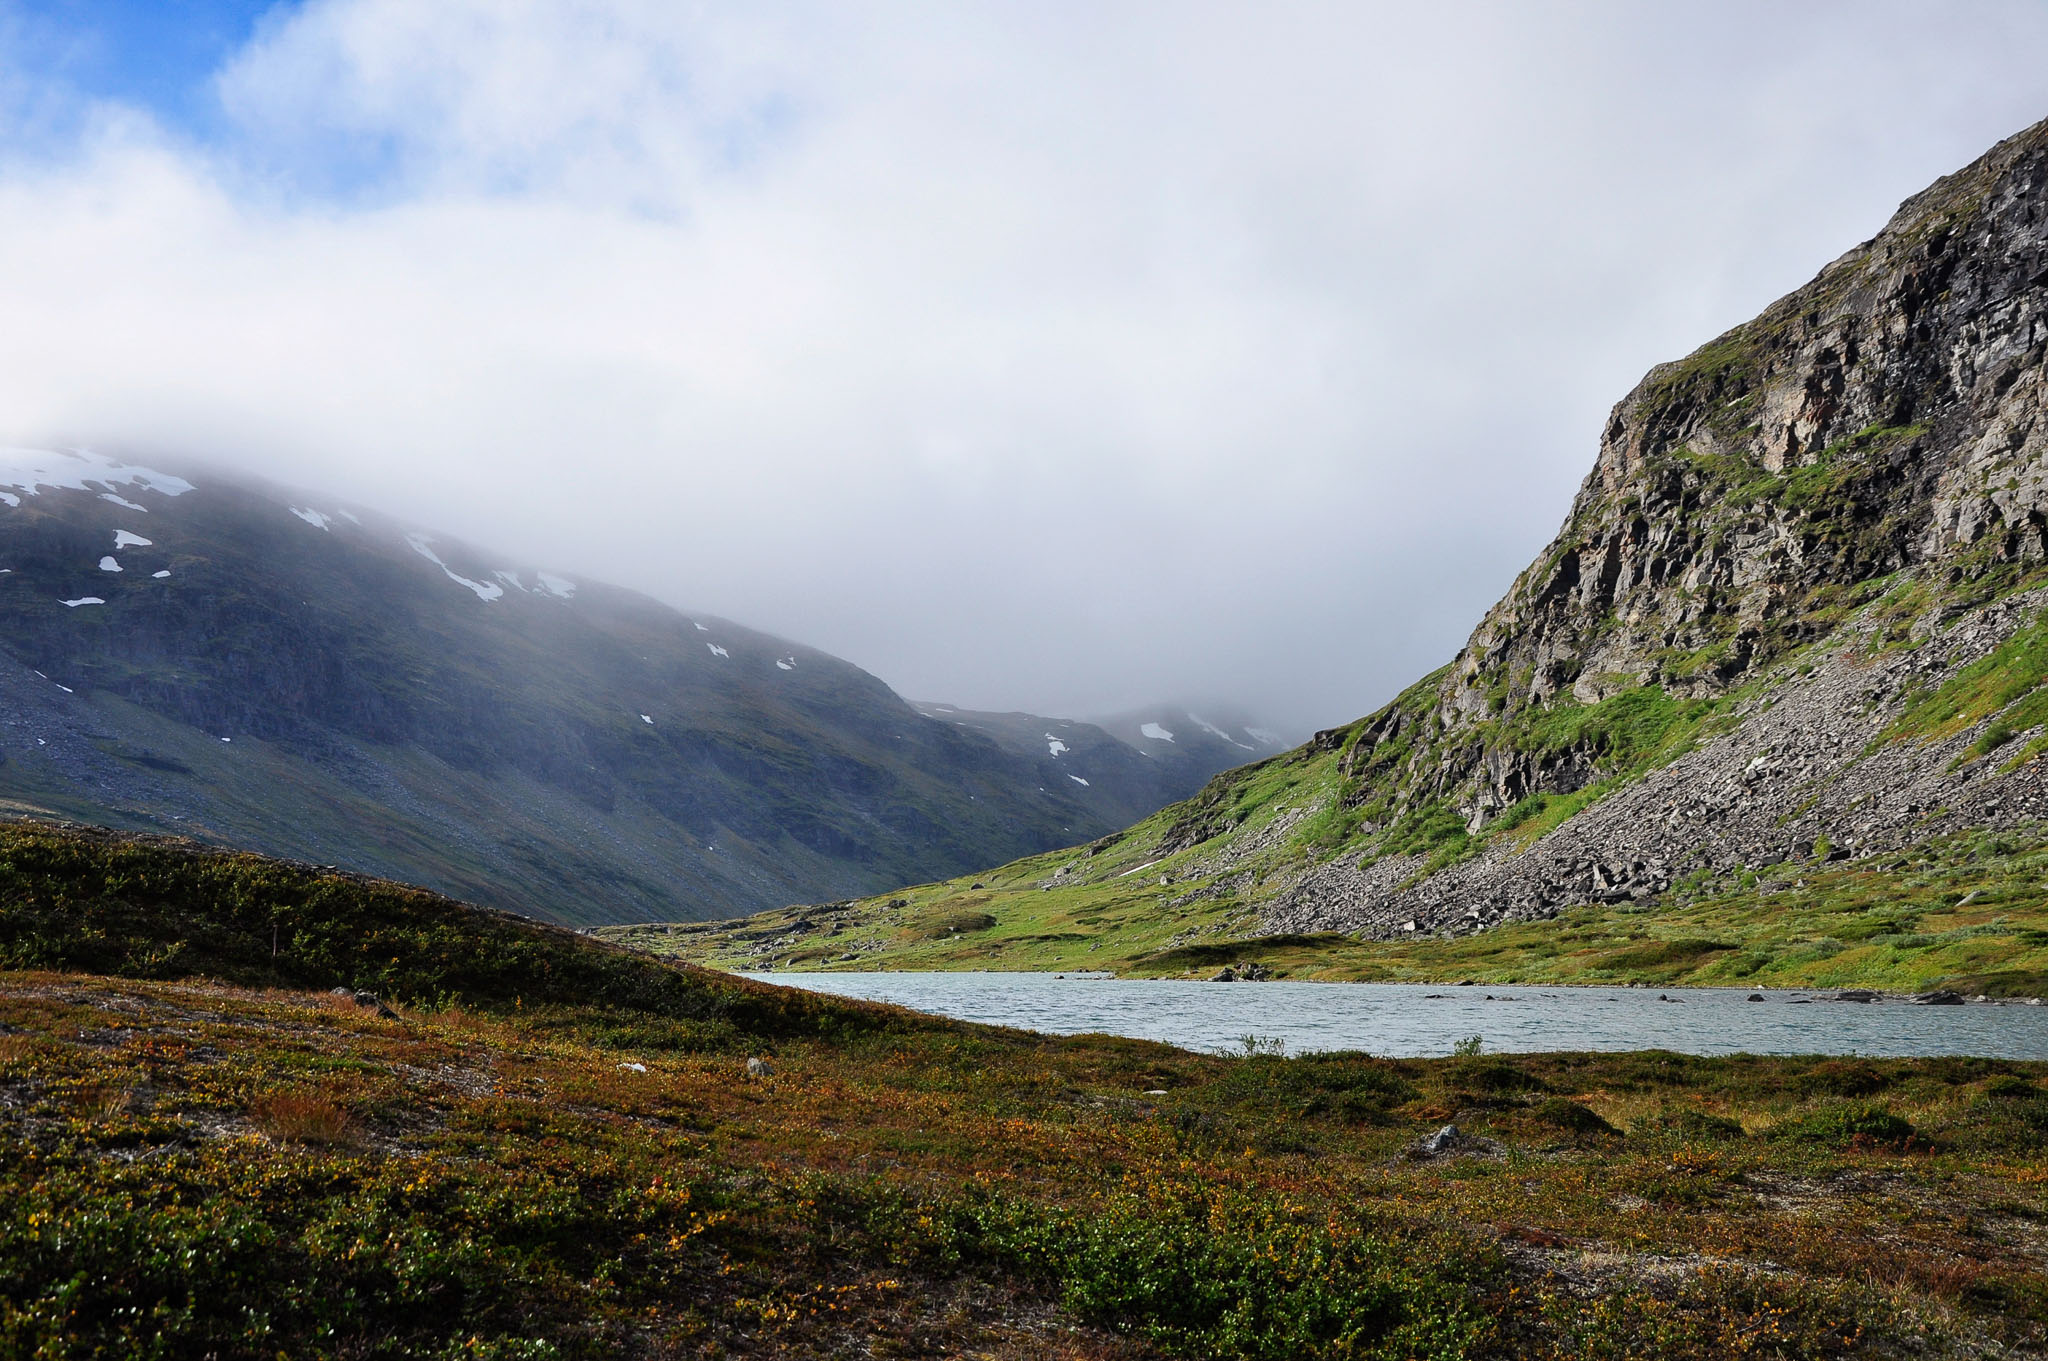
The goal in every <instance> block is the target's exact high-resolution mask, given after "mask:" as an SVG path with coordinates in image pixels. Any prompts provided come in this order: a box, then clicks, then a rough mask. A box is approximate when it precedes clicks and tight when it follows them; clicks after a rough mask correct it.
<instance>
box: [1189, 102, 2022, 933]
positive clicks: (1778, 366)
mask: <svg viewBox="0 0 2048 1361" xmlns="http://www.w3.org/2000/svg"><path fill="white" fill-rule="evenodd" d="M2044 360H2048V123H2043V124H2040V125H2037V126H2035V127H2033V128H2031V129H2029V130H2027V131H2026V132H2024V133H2021V134H2020V135H2018V136H2016V137H2013V138H2011V139H2009V140H2007V141H2005V142H2003V143H2001V144H2000V145H1999V146H1997V147H1995V148H1993V149H1992V150H1991V151H1990V152H1989V153H1988V154H1986V155H1985V156H1984V157H1982V158H1981V159H1980V160H1978V161H1977V162H1976V163H1975V164H1973V165H1971V166H1969V167H1967V168H1966V169H1964V170H1962V171H1959V172H1958V173H1956V174H1954V175H1951V176H1949V177H1947V178H1945V179H1943V180H1941V181H1939V182H1938V183H1936V184H1935V185H1934V186H1932V187H1931V188H1929V189H1928V190H1926V191H1925V192H1924V193H1921V194H1919V195H1917V196H1915V197H1914V198H1912V199H1910V200H1908V201H1907V202H1906V203H1905V204H1904V205H1902V206H1901V207H1900V208H1899V210H1898V212H1897V214H1896V215H1895V216H1894V217H1893V218H1892V220H1891V222H1890V223H1889V224H1887V225H1886V227H1885V228H1884V230H1883V231H1882V232H1881V233H1879V234H1878V236H1876V237H1875V238H1873V239H1872V240H1871V241H1868V242H1866V243H1864V244H1863V245H1861V246H1859V247H1857V248H1856V249H1854V250H1852V251H1850V252H1848V253H1847V254H1845V255H1843V256H1842V257H1841V258H1840V259H1838V260H1836V261H1835V262H1834V263H1832V264H1831V265H1829V266H1828V267H1827V268H1826V269H1824V270H1823V271H1822V272H1821V273H1820V275H1819V276H1818V277H1817V278H1816V279H1814V281H1813V282H1812V283H1810V284H1808V285H1807V286H1806V287H1805V288H1802V289H1800V290H1799V291H1798V292H1796V293H1794V294H1792V295H1790V296H1789V297H1787V298H1785V299H1783V300H1781V301H1780V302H1778V303H1777V304H1775V305H1774V306H1772V307H1771V308H1769V309H1768V310H1767V311H1765V312H1764V313H1763V315H1761V316H1760V317H1758V318H1757V319H1756V320H1754V321H1752V322H1749V323H1748V324H1746V325H1743V326H1740V327H1737V328H1736V329H1734V330H1732V331H1730V332H1728V333H1727V334H1726V335H1724V336H1721V337H1720V338H1718V339H1717V340H1715V341H1713V342H1712V343H1710V344H1708V345H1706V346H1703V347H1702V348H1701V349H1699V350H1698V351H1696V352H1695V353H1694V354H1692V355H1691V356H1689V357H1687V358H1686V359H1683V360H1680V361H1678V362H1676V363H1671V364H1665V365H1661V366H1660V367H1658V368H1656V369H1654V370H1652V371H1651V372H1650V374H1649V375H1648V376H1647V377H1645V378H1644V380H1643V381H1642V382H1641V383H1640V384H1639V385H1638V386H1637V387H1636V389H1635V391H1633V392H1631V393H1630V394H1629V395H1628V396H1627V397H1626V398H1624V399H1623V400H1622V401H1621V402H1620V403H1619V404H1618V405H1616V407H1615V408H1614V412H1613V414H1612V416H1611V418H1610V419H1609V421H1608V423H1607V426H1606V429H1605V430H1604V432H1603V434H1602V438H1601V443H1600V452H1599V457H1598V460H1597V462H1596V464H1595V466H1594V469H1593V471H1592V473H1591V475H1590V476H1589V477H1588V478H1587V479H1586V482H1585V484H1584V486H1583V487H1582V488H1581V489H1580V491H1579V494H1578V496H1577V498H1576V499H1575V500H1574V502H1573V504H1572V508H1571V513H1570V515H1569V516H1568V518H1567V520H1566V522H1565V525H1564V527H1563V529H1562V530H1561V531H1560V532H1559V534H1558V536H1557V538H1556V539H1555V540H1554V541H1553V542H1552V543H1551V544H1550V546H1549V547H1548V548H1547V549H1546V550H1545V551H1544V552H1543V554H1542V555H1541V556H1540V557H1539V558H1538V559H1537V561H1536V562H1535V563H1533V564H1532V565H1531V566H1530V567H1529V568H1528V569H1527V570H1526V571H1524V572H1523V573H1522V574H1521V576H1520V577H1519V578H1518V579H1517V580H1516V581H1515V583H1514V585H1513V587H1512V588H1511V589H1510V590H1509V592H1508V593H1507V595H1506V597H1505V598H1503V599H1502V600H1501V602H1500V603H1499V604H1498V605H1496V606H1495V607H1494V608H1493V609H1492V611H1490V612H1489V613H1488V614H1487V616H1486V618H1485V619H1484V620H1483V621H1482V622H1481V623H1480V625H1479V627H1478V628H1477V629H1476V630H1475V631H1474V632H1473V634H1472V636H1471V639H1470V641H1469V642H1468V643H1467V645H1466V647H1465V649H1464V651H1463V652H1461V653H1460V654H1459V656H1458V657H1457V659H1456V660H1455V662H1454V663H1453V664H1452V665H1451V666H1450V667H1449V668H1447V669H1446V670H1445V671H1443V672H1440V673H1438V674H1437V675H1435V676H1432V677H1430V678H1427V679H1426V680H1425V681H1424V682H1422V683H1421V684H1419V685H1418V686H1416V687H1415V688H1413V689H1411V690H1410V691H1409V692H1408V693H1407V694H1405V695H1404V696H1402V698H1401V699H1400V700H1397V701H1396V702H1395V703H1394V704H1392V705H1389V706H1388V707H1387V708H1386V709H1384V710H1382V711H1381V712H1380V713H1378V714H1375V715H1374V716H1372V717H1371V718H1369V719H1366V720H1363V721H1362V722H1361V723H1359V724H1356V725H1353V726H1352V727H1351V728H1348V729H1338V730H1333V731H1332V732H1329V733H1324V734H1320V735H1319V736H1318V739H1317V743H1316V744H1313V745H1312V747H1311V749H1310V751H1311V753H1312V752H1313V751H1314V750H1315V748H1316V747H1320V748H1321V749H1322V750H1324V751H1330V752H1335V753H1337V754H1338V758H1339V761H1340V769H1341V771H1342V774H1343V777H1344V782H1343V786H1342V789H1341V791H1340V793H1339V794H1338V796H1337V798H1338V802H1339V803H1340V804H1341V805H1342V807H1343V809H1344V810H1345V812H1346V815H1347V817H1348V818H1349V819H1350V823H1349V831H1348V839H1347V841H1346V842H1345V844H1344V847H1343V850H1342V852H1341V853H1340V854H1338V855H1337V856H1336V857H1335V858H1334V859H1332V860H1329V861H1327V862H1326V863H1324V864H1322V865H1320V866H1319V867H1318V868H1316V869H1314V870H1312V871H1310V872H1308V873H1306V874H1305V875H1303V876H1301V877H1299V878H1298V879H1295V880H1294V881H1292V882H1291V883H1289V884H1288V885H1287V886H1286V887H1285V888H1284V890H1282V891H1279V892H1278V893H1277V895H1276V896H1275V897H1274V898H1273V899H1272V900H1271V902H1270V904H1269V906H1268V908H1267V909H1266V912H1265V922H1264V924H1265V927H1266V929H1269V930H1273V931H1302V930H1329V929H1343V930H1354V931H1362V932H1365V933H1367V934H1374V935H1398V934H1401V933H1403V932H1412V931H1432V930H1445V929H1453V930H1455V929H1476V928H1481V927H1485V926H1489V925H1492V924H1495V923H1498V922H1501V921H1505V920H1514V919H1526V918H1528V917H1531V916H1541V915H1546V914H1548V913H1551V912H1553V911H1554V910H1555V909H1556V908H1557V907H1558V906H1560V905H1563V904H1567V903H1579V902H1588V901H1617V900H1624V899H1631V898H1642V897H1647V896H1650V895H1652V894H1656V893H1659V892H1663V891H1665V890H1667V889H1669V888H1670V886H1671V885H1672V883H1673V881H1674V880H1675V879H1676V878H1678V877H1680V876H1682V875H1685V874H1688V873H1693V872H1696V871H1701V870H1705V871H1708V872H1715V871H1723V870H1728V869H1731V868H1734V867H1740V866H1757V865H1768V864H1778V863H1782V862H1786V861H1789V860H1795V859H1798V858H1801V857H1810V856H1812V855H1814V854H1816V847H1818V848H1819V851H1818V853H1819V854H1820V855H1822V856H1824V857H1827V856H1834V857H1839V856H1845V855H1858V854H1868V853H1871V852H1873V851H1876V850H1879V849H1884V848H1888V847H1894V846H1898V845H1902V844H1907V843H1910V842H1913V841H1916V840H1920V839H1924V838H1925V837H1927V836H1930V835H1934V834H1937V833H1938V832H1939V831H1941V830H1944V829H1954V828H1957V827H1963V826H1986V827H1997V826H2000V825H2006V824H2017V823H2019V822H2023V821H2027V820H2031V819H2039V818H2042V817H2048V791H2044V788H2043V779H2042V775H2041V773H2040V770H2039V769H2038V766H2037V764H2036V763H2035V762H2033V761H2032V760H2031V759H2023V760H2019V761H2017V762H2015V761H2013V760H2011V759H2010V758H2011V753H2012V752H2013V751H2014V750H2018V751H2020V752H2021V754H2022V755H2023V756H2025V755H2029V754H2030V748H2029V747H2027V746H2025V745H2022V746H2020V747H2017V748H2014V747H2010V746H2004V745H2002V743H2003V742H2004V741H2010V740H2012V739H2015V738H2025V737H2027V736H2029V735H2030V734H2031V732H2032V728H2031V727H2030V726H2027V725H2024V724H2022V725H2021V726H2020V727H2019V728H2017V729H2014V730H2012V731H2007V732H2003V733H2001V734H2000V738H2001V742H1994V743H1991V744H1990V745H1991V746H1999V747H2001V749H2000V750H1999V751H1998V752H1996V753H1995V754H1992V755H1987V754H1986V751H1987V747H1986V743H1985V730H1986V728H1987V725H1992V724H1996V723H1998V722H2000V721H2002V720H2001V718H2000V714H2001V713H2005V714H2006V715H2007V717H2006V718H2005V719H2004V720H2003V721H2004V722H2006V725H2007V727H2008V728H2012V725H2013V722H2014V720H2013V719H2012V718H2011V717H2010V715H2011V714H2013V713H2016V712H2019V710H2017V709H2015V708H2013V706H2015V705H2021V704H2023V701H2024V696H2025V695H2027V694H2030V693H2032V688H2033V684H2034V683H2035V682H2037V681H2038V679H2039V677H2038V675H2037V674H2034V673H2033V672H2032V671H2030V670H2029V667H2030V666H2032V663H2031V662H2029V661H2027V660H2025V659H2024V658H2021V659H2017V660H2012V659H2006V658H2004V657H2003V654H2001V653H2000V650H2001V649H2004V650H2006V651H2011V650H2013V649H2016V648H2017V649H2020V650H2022V651H2024V650H2025V646H2026V644H2027V642H2028V640H2029V638H2030V637H2031V635H2030V633H2029V631H2030V630H2032V629H2034V628H2036V626H2037V621H2038V619H2039V617H2040V614H2041V610H2042V608H2043V605H2044V603H2048V595H2044V593H2043V592H2041V591H2039V590H2034V589H2030V588H2031V587H2032V586H2033V585H2034V584H2035V583H2037V582H2040V581H2043V580H2048V363H2044ZM1987 659H1988V660H1987ZM2008 661H2010V665H2008ZM1972 666H1976V667H1979V668H1985V667H1989V668H1992V669H1994V670H1997V669H1999V668H2004V670H2000V671H1999V674H2000V675H2001V676H2002V677H2003V679H2002V680H2001V682H2000V684H2001V685H2002V686H2003V689H2002V690H2001V691H2000V699H1999V703H1998V704H1996V705H1994V706H1993V707H1992V708H1991V709H1989V710H1986V711H1984V712H1981V713H1979V712H1976V711H1974V710H1969V711H1968V712H1966V713H1958V714H1952V715H1949V716H1948V719H1947V720H1946V721H1944V722H1933V721H1931V720H1929V721H1921V722H1919V723H1917V725H1916V723H1915V722H1914V721H1913V719H1912V715H1913V713H1914V712H1915V710H1914V706H1915V704H1916V703H1920V702H1921V701H1922V700H1923V699H1924V697H1925V696H1927V695H1928V694H1930V693H1935V692H1939V691H1940V690H1941V687H1943V686H1944V685H1950V686H1953V685H1954V684H1955V682H1956V678H1957V677H1958V675H1959V674H1961V673H1962V672H1963V671H1964V669H1965V668H1969V667H1972ZM2006 671H2011V672H2012V674H2011V675H2006V674H2005V673H2006ZM1965 708H1967V706H1965ZM1964 719H1967V720H1968V721H1963V720H1964ZM1574 796H1576V797H1578V798H1579V799H1581V800H1582V801H1583V802H1584V803H1585V804H1586V806H1585V807H1584V809H1583V811H1576V812H1575V813H1574V815H1572V816H1570V817H1569V818H1568V819H1567V820H1565V821H1563V822H1562V824H1561V825H1558V826H1556V828H1555V830H1550V831H1548V832H1547V834H1545V835H1542V836H1540V837H1533V836H1532V837H1529V838H1523V837H1518V836H1515V835H1513V834H1512V833H1509V834H1500V833H1501V829H1502V827H1503V825H1504V824H1503V820H1504V819H1506V820H1508V821H1509V822H1510V823H1511V822H1512V821H1513V819H1514V818H1515V817H1517V816H1521V817H1524V818H1527V817H1529V815H1530V812H1531V809H1532V807H1536V808H1539V809H1540V808H1541V806H1542V805H1544V804H1545V803H1546V802H1553V803H1554V802H1555V801H1557V800H1560V799H1565V798H1568V797H1574ZM1595 796H1598V797H1595ZM1534 826H1535V827H1536V828H1537V829H1538V830H1540V829H1541V828H1542V827H1543V824H1542V823H1540V822H1537V823H1535V824H1534ZM1458 828H1462V830H1463V837H1464V840H1462V841H1461V840H1460V839H1459V835H1458ZM1447 829H1448V830H1447ZM1489 829H1492V831H1493V832H1494V833H1495V834H1494V835H1491V836H1488V835H1487V833H1488V831H1489ZM1224 830H1225V829H1223V828H1220V827H1217V826H1213V825H1209V826H1205V825H1200V824H1199V823H1198V822H1190V823H1188V824H1187V825H1186V826H1185V827H1184V829H1183V830H1182V842H1183V844H1185V845H1189V846H1192V845H1197V844H1200V843H1201V842H1202V841H1203V840H1204V839H1205V838H1208V837H1212V836H1217V834H1218V833H1219V832H1222V831H1224ZM1215 851H1216V854H1215V857H1214V859H1213V861H1212V866H1213V868H1214V869H1215V870H1216V871H1217V872H1219V873H1220V872H1227V871H1229V870H1230V869H1231V868H1232V867H1233V865H1234V864H1235V863H1236V862H1237V861H1238V860H1239V859H1240V858H1241V857H1240V856H1239V855H1238V854H1236V853H1235V852H1234V851H1233V849H1232V848H1231V847H1230V846H1229V839H1228V837H1227V836H1225V837H1219V838H1218V841H1217V844H1216V847H1215Z"/></svg>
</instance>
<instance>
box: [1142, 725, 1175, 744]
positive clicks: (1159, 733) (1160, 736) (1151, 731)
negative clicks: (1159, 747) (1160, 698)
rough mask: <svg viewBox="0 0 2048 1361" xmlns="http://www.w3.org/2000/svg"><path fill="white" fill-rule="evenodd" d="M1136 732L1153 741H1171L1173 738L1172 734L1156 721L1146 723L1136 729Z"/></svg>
mask: <svg viewBox="0 0 2048 1361" xmlns="http://www.w3.org/2000/svg"><path fill="white" fill-rule="evenodd" d="M1138 732H1139V733H1140V734H1142V735H1143V736H1146V737H1149V738H1151V739H1152V740H1153V741H1154V742H1171V741H1172V740H1173V734H1172V733H1170V732H1168V731H1167V730H1166V729H1164V728H1162V727H1160V726H1159V725H1158V724H1157V723H1147V724H1146V725H1145V726H1144V727H1142V728H1140V729H1138Z"/></svg>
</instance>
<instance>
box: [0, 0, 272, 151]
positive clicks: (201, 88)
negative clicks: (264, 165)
mask: <svg viewBox="0 0 2048 1361" xmlns="http://www.w3.org/2000/svg"><path fill="white" fill-rule="evenodd" d="M295 7H296V6H295V4H294V3H293V0H0V32H4V33H5V34H6V35H7V38H8V41H7V48H8V49H11V50H10V51H9V53H8V57H9V60H10V63H11V64H17V65H18V66H21V67H25V68H27V73H28V74H29V75H31V76H32V77H33V78H36V79H40V80H44V81H52V82H57V83H60V84H62V85H64V86H67V87H69V88H70V89H71V90H73V91H75V92H76V93H77V94H79V95H82V96H84V97H86V98H88V99H106V100H118V101H120V102H122V103H126V104H133V105H137V106H138V107H141V108H144V109H147V110H149V111H150V112H151V113H153V114H155V115H156V117H157V118H158V119H159V120H160V121H161V122H162V123H164V124H165V125H166V126H168V127H172V128H177V129H181V130H183V131H185V132H187V133H189V134H192V135H195V136H199V137H202V138H204V137H206V136H208V135H209V134H211V133H213V132H215V131H216V130H217V123H218V119H219V105H218V103H217V102H216V100H215V98H214V93H213V74H214V72H215V71H217V70H219V69H220V67H221V66H222V65H223V64H224V63H225V62H226V61H227V60H228V58H229V57H231V56H232V55H233V54H234V53H235V52H236V51H237V50H238V49H240V48H241V47H242V46H243V45H244V44H245V43H247V42H248V40H249V37H250V35H251V34H252V33H253V32H255V29H256V25H257V23H258V21H259V20H260V19H262V18H263V16H265V15H267V14H270V13H272V12H273V11H278V12H282V11H288V10H291V9H293V8H295Z"/></svg>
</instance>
